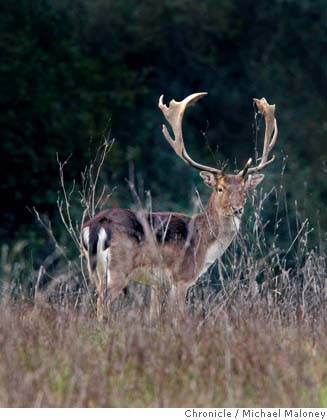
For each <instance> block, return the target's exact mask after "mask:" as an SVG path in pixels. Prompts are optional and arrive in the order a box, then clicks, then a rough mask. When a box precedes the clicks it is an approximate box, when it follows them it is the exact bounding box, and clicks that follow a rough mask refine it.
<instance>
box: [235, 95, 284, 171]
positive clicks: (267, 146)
mask: <svg viewBox="0 0 327 420" xmlns="http://www.w3.org/2000/svg"><path fill="white" fill-rule="evenodd" d="M253 101H254V103H255V105H256V107H257V108H258V112H259V114H263V115H264V118H265V126H266V127H265V137H264V142H263V151H262V157H261V158H260V159H259V161H260V163H259V164H258V165H257V166H254V167H252V168H251V163H252V159H251V158H250V159H249V160H248V161H247V163H246V164H245V167H244V168H243V169H242V170H241V171H240V172H239V174H240V175H242V176H243V177H245V176H246V175H249V174H251V173H253V172H259V171H261V170H262V169H263V168H265V167H266V166H268V165H270V163H272V162H273V161H274V160H275V155H273V156H272V158H271V159H269V160H268V157H269V153H270V152H271V151H272V149H273V147H274V146H275V144H276V141H277V135H278V128H277V121H276V118H275V105H269V104H268V102H267V100H266V99H265V98H261V99H253Z"/></svg>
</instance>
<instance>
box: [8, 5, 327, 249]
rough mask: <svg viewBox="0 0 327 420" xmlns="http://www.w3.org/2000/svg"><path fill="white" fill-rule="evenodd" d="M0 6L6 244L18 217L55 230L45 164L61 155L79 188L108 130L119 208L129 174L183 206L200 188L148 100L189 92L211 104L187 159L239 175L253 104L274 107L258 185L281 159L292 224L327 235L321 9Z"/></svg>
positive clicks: (200, 109) (161, 201) (109, 165)
mask: <svg viewBox="0 0 327 420" xmlns="http://www.w3.org/2000/svg"><path fill="white" fill-rule="evenodd" d="M0 8H1V13H0V54H1V61H0V83H1V89H0V108H1V112H0V127H1V141H0V158H1V165H0V171H1V183H0V193H1V198H2V199H1V221H2V223H1V227H0V229H1V235H2V237H3V238H4V239H5V240H6V241H10V240H12V239H17V237H21V236H24V237H32V235H33V234H32V232H33V231H34V230H35V221H34V217H33V215H32V214H31V213H29V212H28V210H27V207H30V208H31V207H33V206H36V207H37V208H38V210H39V211H40V212H41V213H47V214H49V216H50V218H51V219H52V220H53V221H54V225H57V226H59V224H56V221H57V218H58V212H57V209H56V200H57V191H58V189H59V176H58V165H57V158H56V154H58V155H59V157H60V158H61V159H63V160H64V159H66V158H67V157H68V156H69V155H71V159H70V162H69V165H67V168H66V181H67V183H68V184H69V183H71V182H72V181H73V179H76V181H77V182H78V181H79V180H80V172H81V171H82V170H83V169H84V167H85V165H86V164H87V163H88V162H89V160H90V158H91V157H92V156H93V155H94V151H95V149H96V147H97V145H98V144H99V142H100V139H101V137H102V136H103V135H104V133H106V132H107V130H110V132H111V135H112V136H114V137H115V138H116V139H117V141H116V144H115V146H114V147H113V149H112V151H111V153H110V156H109V158H108V161H107V162H106V167H105V171H104V174H103V179H102V182H107V183H108V184H109V185H110V186H111V187H113V186H116V187H117V189H116V192H115V194H114V196H113V201H114V202H115V203H116V204H117V205H118V204H119V205H122V206H128V205H129V204H130V202H131V196H130V194H129V193H128V188H127V185H126V182H125V178H126V177H128V172H129V168H131V165H133V167H134V168H135V173H136V177H137V179H142V180H143V182H144V189H145V190H151V192H152V196H153V204H154V208H159V207H161V208H162V209H163V208H165V209H167V210H168V209H174V210H184V211H188V210H190V208H191V206H192V204H191V197H192V195H193V190H194V186H195V185H196V186H199V188H201V182H200V179H199V177H198V174H197V173H196V172H195V171H193V170H191V169H189V168H187V167H186V165H185V164H184V163H183V162H182V161H179V160H178V158H177V157H176V156H175V155H174V153H173V152H172V150H171V149H170V148H169V146H168V145H167V144H166V143H165V141H164V140H163V138H162V135H161V123H162V117H161V115H160V112H159V111H158V109H157V101H158V97H159V95H160V94H161V93H164V94H165V97H166V101H168V100H170V99H171V98H172V97H173V98H176V99H182V98H183V97H184V96H186V95H188V94H190V93H192V92H197V91H208V92H209V96H208V97H207V98H206V99H205V100H203V101H201V103H199V104H198V105H197V106H196V108H195V110H192V111H191V112H189V113H188V118H186V124H185V132H186V138H187V145H188V149H189V151H190V153H191V154H192V156H194V158H195V159H197V160H200V161H203V162H204V163H206V162H207V163H208V164H213V163H214V162H215V161H216V162H223V161H225V160H228V161H229V166H230V169H231V170H233V169H234V168H235V157H236V159H237V164H238V165H239V166H241V165H242V164H244V162H245V161H246V160H247V158H248V157H249V156H251V155H252V156H253V148H254V139H255V133H254V131H255V130H254V120H253V115H254V113H253V108H252V98H253V97H262V96H265V97H266V98H267V99H268V100H269V102H270V103H276V106H277V118H278V122H279V129H280V135H279V140H278V147H277V156H278V160H277V164H275V165H274V167H271V169H269V170H268V171H267V181H266V183H265V186H264V188H265V189H266V190H267V191H269V189H270V188H271V187H272V186H273V185H275V184H276V183H279V182H280V173H281V170H282V167H283V165H284V163H285V162H286V169H285V176H284V178H285V179H284V184H285V186H286V192H285V197H286V200H287V204H288V208H289V212H290V213H291V214H294V211H295V210H294V209H295V207H294V201H295V200H297V210H298V212H299V214H301V217H307V216H308V217H310V220H312V223H316V222H317V221H320V223H321V224H322V226H323V227H326V219H327V215H326V207H327V183H326V175H327V163H326V162H327V143H326V142H327V140H326V91H327V89H326V73H325V69H326V49H325V47H326V43H325V42H324V41H325V39H324V36H325V34H324V28H325V27H324V25H325V22H324V19H323V15H324V4H323V1H318V0H316V1H310V0H297V1H292V0H284V1H283V0H273V1H269V2H268V1H262V2H257V1H254V0H233V1H231V0H222V1H219V2H217V1H215V0H206V1H202V2H195V1H193V0H164V1H160V2H155V1H150V0H142V1H138V2H136V1H132V0H92V1H91V0H77V1H74V2H67V1H64V0H53V1H50V0H18V1H15V2H12V1H9V0H4V1H2V2H1V6H0ZM202 133H204V135H202ZM286 157H287V158H286ZM285 159H286V160H285ZM271 203H273V199H272V201H271ZM269 207H271V208H269ZM272 207H273V206H267V209H266V211H267V217H269V214H274V211H275V210H274V209H273V208H272ZM15 232H16V234H15Z"/></svg>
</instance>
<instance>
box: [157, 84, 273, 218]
mask: <svg viewBox="0 0 327 420" xmlns="http://www.w3.org/2000/svg"><path fill="white" fill-rule="evenodd" d="M205 95H207V93H206V92H200V93H194V94H192V95H189V96H187V97H186V98H185V99H184V100H183V101H181V102H177V101H175V100H171V101H170V103H169V106H166V105H164V103H163V95H161V96H160V99H159V108H160V109H161V111H162V113H163V114H164V116H165V118H166V120H167V121H168V123H169V124H170V126H171V128H172V131H173V135H174V139H173V138H172V137H171V136H170V134H169V132H168V129H167V127H166V126H165V125H163V126H162V132H163V135H164V137H165V139H166V140H167V141H168V143H169V144H170V145H171V147H172V148H173V149H174V151H175V153H176V154H177V155H178V156H179V157H180V158H181V159H182V160H183V161H184V162H185V163H187V164H188V165H190V166H192V167H193V168H196V169H198V170H200V176H201V177H202V179H203V181H204V183H205V184H206V185H207V186H208V187H209V188H211V189H212V190H213V191H212V194H211V197H210V200H209V203H210V205H211V206H214V208H215V210H216V212H218V214H220V215H222V216H226V217H229V216H231V217H237V218H239V219H240V218H241V216H242V214H243V206H244V202H245V196H246V193H247V191H249V190H252V189H254V188H255V187H256V186H257V185H258V184H259V183H260V182H261V181H262V180H263V178H264V175H263V174H260V173H259V172H260V171H261V170H262V169H264V168H265V167H266V166H268V165H269V164H270V163H272V162H273V161H274V159H275V156H272V158H270V159H269V154H270V152H271V150H272V149H273V147H274V146H275V144H276V140H277V134H278V130H277V122H276V119H275V116H274V115H275V105H269V104H268V102H267V101H266V99H265V98H262V99H254V103H255V105H256V107H257V109H258V112H259V113H261V114H263V115H264V118H265V136H264V145H263V152H262V156H261V158H259V159H258V162H259V163H258V164H257V165H256V166H253V167H252V166H251V165H252V159H251V158H250V159H248V161H247V163H246V164H245V166H244V168H243V169H242V170H241V171H239V172H238V173H237V174H225V171H224V169H217V168H213V167H210V166H206V165H202V164H200V163H197V162H195V161H194V160H193V159H192V158H191V157H190V156H189V154H188V153H187V151H186V149H185V146H184V140H183V132H182V121H183V116H184V112H185V110H186V108H188V107H189V106H191V105H194V104H195V103H196V102H197V101H198V100H199V99H200V98H202V97H203V96H205Z"/></svg>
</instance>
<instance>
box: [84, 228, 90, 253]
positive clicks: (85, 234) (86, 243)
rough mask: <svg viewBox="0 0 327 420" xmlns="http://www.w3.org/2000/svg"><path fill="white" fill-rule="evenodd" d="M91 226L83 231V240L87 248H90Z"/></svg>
mask: <svg viewBox="0 0 327 420" xmlns="http://www.w3.org/2000/svg"><path fill="white" fill-rule="evenodd" d="M89 239H90V228H89V227H88V226H87V227H85V228H84V229H83V231H82V242H83V246H84V248H85V249H86V250H88V249H89Z"/></svg>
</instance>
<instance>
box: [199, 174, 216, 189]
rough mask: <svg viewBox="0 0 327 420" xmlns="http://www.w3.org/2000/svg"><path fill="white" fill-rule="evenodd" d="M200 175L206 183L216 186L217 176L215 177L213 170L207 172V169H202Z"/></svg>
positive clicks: (212, 186) (211, 186)
mask: <svg viewBox="0 0 327 420" xmlns="http://www.w3.org/2000/svg"><path fill="white" fill-rule="evenodd" d="M200 177H201V178H202V179H203V181H204V183H205V184H206V185H207V186H208V187H210V188H215V186H216V178H215V176H214V174H212V173H211V172H207V171H201V172H200Z"/></svg>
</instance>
